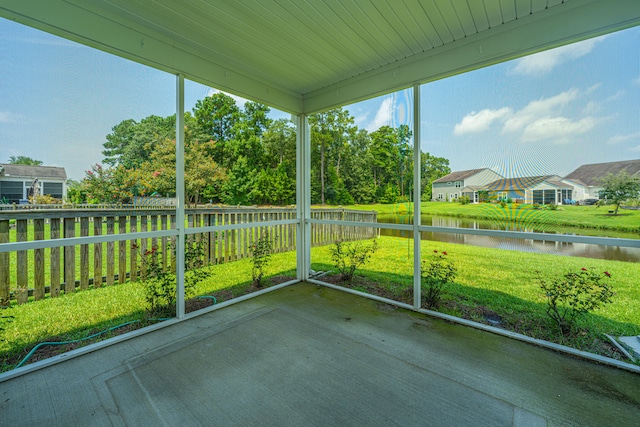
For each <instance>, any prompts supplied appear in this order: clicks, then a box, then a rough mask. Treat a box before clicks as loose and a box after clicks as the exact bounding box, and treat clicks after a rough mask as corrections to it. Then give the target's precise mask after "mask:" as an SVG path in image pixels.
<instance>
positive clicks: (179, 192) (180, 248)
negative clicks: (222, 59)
mask: <svg viewBox="0 0 640 427" xmlns="http://www.w3.org/2000/svg"><path fill="white" fill-rule="evenodd" d="M176 203H177V206H176V230H177V231H178V238H177V239H176V317H177V318H178V319H182V318H183V317H184V314H185V313H184V303H185V297H184V249H185V225H184V206H185V194H184V76H182V75H180V74H178V75H177V76H176Z"/></svg>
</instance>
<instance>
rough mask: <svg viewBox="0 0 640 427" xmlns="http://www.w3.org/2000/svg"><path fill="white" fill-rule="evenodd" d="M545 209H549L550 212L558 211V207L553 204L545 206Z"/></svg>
mask: <svg viewBox="0 0 640 427" xmlns="http://www.w3.org/2000/svg"><path fill="white" fill-rule="evenodd" d="M547 209H549V210H550V211H555V210H558V205H556V204H555V203H549V204H548V205H547Z"/></svg>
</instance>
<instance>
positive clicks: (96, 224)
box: [87, 216, 102, 288]
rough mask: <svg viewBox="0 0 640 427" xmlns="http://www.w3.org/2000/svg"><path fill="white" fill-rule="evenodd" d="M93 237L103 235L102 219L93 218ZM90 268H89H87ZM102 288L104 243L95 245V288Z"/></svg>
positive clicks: (98, 217) (99, 217)
mask: <svg viewBox="0 0 640 427" xmlns="http://www.w3.org/2000/svg"><path fill="white" fill-rule="evenodd" d="M93 235H94V236H100V235H102V217H101V216H94V217H93ZM87 268H88V267H87ZM101 286H102V243H94V244H93V287H94V288H99V287H101Z"/></svg>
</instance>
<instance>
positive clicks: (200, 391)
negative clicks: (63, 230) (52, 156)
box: [0, 283, 640, 426]
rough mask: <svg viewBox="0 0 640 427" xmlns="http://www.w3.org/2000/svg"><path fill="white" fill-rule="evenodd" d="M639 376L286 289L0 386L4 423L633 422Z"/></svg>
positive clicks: (319, 290)
mask: <svg viewBox="0 0 640 427" xmlns="http://www.w3.org/2000/svg"><path fill="white" fill-rule="evenodd" d="M638 390H640V377H639V376H638V375H637V374H634V373H630V372H626V371H624V370H621V369H616V368H612V367H606V366H602V365H598V364H595V363H592V362H587V361H584V360H580V359H577V358H573V357H570V356H566V355H563V354H559V353H556V352H553V351H550V350H545V349H542V348H538V347H536V346H533V345H531V344H526V343H523V342H519V341H516V340H513V339H510V338H506V337H502V336H498V335H494V334H491V333H488V332H484V331H479V330H476V329H473V328H469V327H466V326H462V325H456V324H451V323H447V322H445V321H442V320H439V319H434V318H430V317H428V316H426V315H423V314H420V313H415V312H411V311H408V310H404V309H400V308H396V307H393V306H391V305H387V304H383V303H380V302H376V301H373V300H370V299H366V298H362V297H359V296H356V295H351V294H348V293H346V292H341V291H338V290H334V289H330V288H327V287H323V286H317V285H314V284H309V283H299V284H295V285H290V286H288V287H285V288H282V289H279V290H276V291H273V292H268V293H265V294H263V295H261V296H258V297H256V298H251V299H248V300H245V301H242V302H240V303H237V304H233V305H229V306H226V307H222V308H220V309H217V310H214V311H210V312H208V313H205V314H202V315H199V316H196V317H192V318H191V319H188V320H187V321H182V322H178V323H176V324H174V325H171V326H168V327H165V328H162V329H160V330H156V331H154V332H151V333H147V334H144V335H140V336H138V337H135V338H131V339H128V340H124V341H122V342H120V343H117V344H114V345H111V346H109V347H107V348H104V349H101V350H100V351H94V352H91V353H88V354H85V355H82V356H79V357H75V358H71V359H69V360H66V361H64V362H62V363H57V364H54V365H52V366H48V367H45V368H43V369H39V370H35V371H33V372H30V373H27V374H24V375H20V376H17V377H15V378H13V379H9V380H7V381H5V382H3V383H1V384H0V397H1V398H2V400H1V403H0V411H1V412H2V423H3V424H4V425H12V426H22V425H25V426H26V425H29V426H33V425H65V426H68V425H84V426H88V425H100V426H103V425H181V426H190V425H448V426H451V425H474V426H481V425H486V426H503V425H508V426H511V425H513V426H544V425H581V426H588V425H594V426H602V425H616V426H625V425H637V420H638V419H639V417H640V398H639V394H638Z"/></svg>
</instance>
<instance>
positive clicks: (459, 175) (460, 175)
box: [433, 168, 487, 182]
mask: <svg viewBox="0 0 640 427" xmlns="http://www.w3.org/2000/svg"><path fill="white" fill-rule="evenodd" d="M486 169H487V168H482V169H471V170H468V171H458V172H451V173H450V174H448V175H445V176H443V177H442V178H438V179H436V180H435V181H433V182H450V181H461V180H463V179H466V178H469V177H470V176H473V175H475V174H477V173H480V172H482V171H483V170H486Z"/></svg>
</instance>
